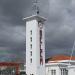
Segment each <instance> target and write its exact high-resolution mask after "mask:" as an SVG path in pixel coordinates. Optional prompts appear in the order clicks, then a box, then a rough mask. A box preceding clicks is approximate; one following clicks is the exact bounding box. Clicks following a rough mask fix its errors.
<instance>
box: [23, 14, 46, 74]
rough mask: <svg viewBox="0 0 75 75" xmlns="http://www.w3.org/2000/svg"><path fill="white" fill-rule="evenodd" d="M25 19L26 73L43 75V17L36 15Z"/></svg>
mask: <svg viewBox="0 0 75 75" xmlns="http://www.w3.org/2000/svg"><path fill="white" fill-rule="evenodd" d="M24 20H25V21H26V74H27V75H45V37H44V35H45V33H44V21H45V19H44V18H43V17H41V16H38V15H33V16H30V17H27V18H24Z"/></svg>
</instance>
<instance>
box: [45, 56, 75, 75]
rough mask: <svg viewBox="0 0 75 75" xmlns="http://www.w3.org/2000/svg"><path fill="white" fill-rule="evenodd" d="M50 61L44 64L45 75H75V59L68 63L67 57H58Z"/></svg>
mask: <svg viewBox="0 0 75 75" xmlns="http://www.w3.org/2000/svg"><path fill="white" fill-rule="evenodd" d="M51 60H52V61H51ZM51 60H49V61H48V63H46V75H74V74H75V57H73V59H72V60H71V61H70V60H69V56H63V55H62V57H61V56H60V55H58V56H55V57H54V58H53V59H51Z"/></svg>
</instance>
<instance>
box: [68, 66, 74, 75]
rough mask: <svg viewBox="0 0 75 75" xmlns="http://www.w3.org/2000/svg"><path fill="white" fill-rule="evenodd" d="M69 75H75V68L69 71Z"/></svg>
mask: <svg viewBox="0 0 75 75" xmlns="http://www.w3.org/2000/svg"><path fill="white" fill-rule="evenodd" d="M68 75H75V67H71V68H69V69H68Z"/></svg>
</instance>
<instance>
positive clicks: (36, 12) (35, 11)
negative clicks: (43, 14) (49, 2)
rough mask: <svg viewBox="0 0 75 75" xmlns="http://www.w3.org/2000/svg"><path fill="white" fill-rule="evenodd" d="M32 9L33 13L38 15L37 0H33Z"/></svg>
mask: <svg viewBox="0 0 75 75" xmlns="http://www.w3.org/2000/svg"><path fill="white" fill-rule="evenodd" d="M33 10H34V14H36V15H38V14H39V6H38V1H37V0H35V1H34V2H33Z"/></svg>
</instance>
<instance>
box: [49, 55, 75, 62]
mask: <svg viewBox="0 0 75 75" xmlns="http://www.w3.org/2000/svg"><path fill="white" fill-rule="evenodd" d="M48 59H49V58H48ZM59 60H70V56H67V55H56V56H53V57H51V59H49V60H48V61H59ZM71 60H75V56H73V57H72V58H71Z"/></svg>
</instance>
